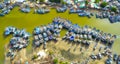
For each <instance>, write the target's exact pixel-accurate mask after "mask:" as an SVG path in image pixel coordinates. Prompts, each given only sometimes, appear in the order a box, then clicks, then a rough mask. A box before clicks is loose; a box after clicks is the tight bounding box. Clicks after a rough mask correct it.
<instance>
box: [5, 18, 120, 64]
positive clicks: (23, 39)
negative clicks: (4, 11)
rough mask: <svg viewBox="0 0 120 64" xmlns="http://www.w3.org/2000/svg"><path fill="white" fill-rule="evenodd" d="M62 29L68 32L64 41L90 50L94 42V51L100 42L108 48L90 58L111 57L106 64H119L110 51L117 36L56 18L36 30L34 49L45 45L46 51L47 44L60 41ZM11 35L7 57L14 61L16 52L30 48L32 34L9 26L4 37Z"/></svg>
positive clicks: (34, 31) (34, 33)
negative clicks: (113, 60) (113, 62)
mask: <svg viewBox="0 0 120 64" xmlns="http://www.w3.org/2000/svg"><path fill="white" fill-rule="evenodd" d="M62 29H66V30H67V32H66V34H65V36H63V38H62V40H67V41H68V42H69V43H70V42H72V43H74V44H82V45H84V46H85V47H88V48H89V46H90V45H91V44H93V43H92V42H93V41H94V42H96V43H95V44H96V45H95V46H94V47H93V51H94V50H95V49H96V47H97V44H98V42H101V43H102V44H104V46H105V47H106V48H105V50H104V52H102V53H101V52H100V53H99V54H97V55H95V54H92V55H91V56H90V57H91V59H93V60H95V59H102V58H103V56H106V55H107V56H109V57H108V59H107V60H106V64H111V63H112V60H111V59H112V58H113V59H115V61H116V62H117V63H118V64H119V62H120V60H119V56H118V55H117V56H115V55H112V54H111V51H109V49H110V48H111V47H112V45H113V43H114V40H115V39H116V38H117V36H116V35H112V34H110V33H104V32H103V31H100V30H98V29H96V28H92V27H90V26H87V25H86V26H84V27H81V26H79V25H78V24H73V23H72V22H71V21H70V20H66V19H64V18H60V17H55V18H54V19H53V22H52V23H49V24H48V25H41V26H37V27H35V28H34V30H33V47H35V48H36V47H39V46H41V45H43V48H44V49H46V48H47V45H46V44H47V43H48V42H49V41H54V42H57V41H58V39H59V37H60V32H61V30H62ZM10 34H13V37H12V38H11V39H10V43H9V51H8V53H7V56H8V57H11V59H14V57H15V55H16V54H17V53H16V51H19V50H21V49H22V48H26V47H27V46H28V44H29V38H30V34H29V33H28V32H26V31H25V29H22V30H20V29H18V28H15V27H13V26H9V27H7V28H6V29H5V32H4V35H5V36H8V35H10ZM84 46H82V47H81V48H80V49H82V48H83V47H84ZM101 49H102V47H100V48H99V51H100V50H101ZM112 56H114V57H112ZM116 58H117V59H116Z"/></svg>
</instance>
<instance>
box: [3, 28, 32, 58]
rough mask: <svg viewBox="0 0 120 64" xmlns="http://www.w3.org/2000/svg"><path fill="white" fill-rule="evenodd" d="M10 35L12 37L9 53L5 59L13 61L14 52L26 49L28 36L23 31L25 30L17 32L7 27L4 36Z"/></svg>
mask: <svg viewBox="0 0 120 64" xmlns="http://www.w3.org/2000/svg"><path fill="white" fill-rule="evenodd" d="M10 34H12V35H13V37H12V38H11V39H10V42H9V51H8V53H7V57H10V58H11V59H14V57H15V55H16V51H19V50H21V49H22V48H26V47H27V46H28V44H29V37H30V34H29V33H27V32H26V31H25V29H22V30H19V29H18V28H15V27H13V26H9V27H7V28H6V29H5V32H4V35H5V36H8V35H10Z"/></svg>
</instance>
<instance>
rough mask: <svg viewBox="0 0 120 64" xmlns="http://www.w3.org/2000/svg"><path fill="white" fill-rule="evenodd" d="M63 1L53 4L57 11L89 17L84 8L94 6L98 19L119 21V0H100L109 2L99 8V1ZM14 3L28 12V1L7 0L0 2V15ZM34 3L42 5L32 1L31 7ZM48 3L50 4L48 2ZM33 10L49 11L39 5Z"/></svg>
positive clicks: (38, 11) (11, 7)
mask: <svg viewBox="0 0 120 64" xmlns="http://www.w3.org/2000/svg"><path fill="white" fill-rule="evenodd" d="M10 1H11V0H10ZM11 2H12V1H11ZM47 2H48V3H49V1H47ZM47 2H46V3H47ZM64 2H66V3H67V4H66V5H65V4H64V5H62V6H59V5H54V7H55V8H56V11H57V12H65V11H66V10H67V9H69V13H77V14H78V15H79V16H80V17H88V18H91V16H93V14H91V13H92V12H90V11H89V10H88V11H89V12H88V11H85V10H86V9H88V8H89V9H91V8H92V9H94V8H95V9H99V13H96V18H100V19H104V18H107V19H108V20H109V21H110V23H116V22H120V19H119V18H120V16H119V10H120V7H119V6H120V2H119V0H118V1H112V0H101V1H100V2H109V5H107V6H106V7H105V8H101V7H100V2H99V3H95V2H96V1H95V0H88V4H86V1H85V0H64ZM16 3H20V11H22V12H24V13H29V12H30V7H31V6H30V5H31V3H30V2H29V3H28V2H26V1H24V0H23V1H20V2H19V0H18V1H16V2H15V3H13V4H12V5H11V4H10V3H8V2H3V3H0V9H1V12H0V16H4V15H5V14H8V13H10V11H11V10H12V9H13V8H14V5H15V4H16ZM25 3H26V4H25ZM36 5H37V6H38V7H40V6H42V5H40V4H38V3H33V5H32V7H36ZM48 5H52V4H48ZM69 6H70V7H69ZM112 6H116V7H117V9H118V10H117V11H118V14H117V15H116V14H115V13H114V12H111V11H110V9H111V7H112ZM51 7H52V6H51ZM81 8H82V9H81ZM84 9H85V10H84ZM34 12H35V13H38V14H45V13H48V12H50V9H46V8H42V7H40V8H37V9H35V10H34Z"/></svg>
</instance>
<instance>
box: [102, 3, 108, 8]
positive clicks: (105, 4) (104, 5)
mask: <svg viewBox="0 0 120 64" xmlns="http://www.w3.org/2000/svg"><path fill="white" fill-rule="evenodd" d="M107 5H108V3H107V2H102V3H101V4H100V6H101V7H102V8H104V7H106V6H107Z"/></svg>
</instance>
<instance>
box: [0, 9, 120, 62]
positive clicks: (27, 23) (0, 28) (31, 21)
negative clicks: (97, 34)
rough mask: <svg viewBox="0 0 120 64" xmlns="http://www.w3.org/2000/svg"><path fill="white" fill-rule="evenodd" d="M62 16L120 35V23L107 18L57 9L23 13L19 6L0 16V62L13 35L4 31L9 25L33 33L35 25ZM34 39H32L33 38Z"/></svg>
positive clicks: (119, 47) (117, 46)
mask: <svg viewBox="0 0 120 64" xmlns="http://www.w3.org/2000/svg"><path fill="white" fill-rule="evenodd" d="M56 16H57V17H58V16H60V17H62V18H66V19H69V20H71V21H72V22H73V23H77V24H79V25H80V26H84V25H89V26H92V27H96V28H98V29H100V30H102V31H104V32H107V33H112V34H116V35H120V29H119V28H120V23H114V24H111V23H110V22H109V21H108V20H107V19H104V20H100V19H95V17H92V18H91V19H88V18H86V17H79V16H78V15H76V14H68V11H67V12H65V13H57V12H56V10H54V9H52V10H51V12H50V13H48V14H43V15H39V14H33V10H32V11H31V12H30V13H28V14H27V13H21V12H20V11H18V8H17V7H16V8H14V9H13V10H12V11H11V12H10V14H8V15H6V16H4V17H0V45H1V46H0V47H1V48H0V64H3V62H4V52H5V51H4V45H5V44H8V43H9V39H10V38H11V36H9V37H7V38H4V37H3V32H4V29H5V28H6V27H7V26H15V27H17V28H20V29H22V28H25V29H26V31H28V32H30V33H32V31H33V29H34V27H36V26H39V25H44V24H46V25H47V24H48V23H50V22H51V21H52V19H53V18H54V17H56ZM64 33H65V31H62V34H61V35H64ZM31 40H32V39H31ZM30 43H32V42H30ZM119 43H120V38H118V39H117V40H116V41H115V44H114V46H113V50H114V51H115V52H117V53H119V54H120V44H119ZM27 49H28V51H30V49H31V45H29V46H28V48H27Z"/></svg>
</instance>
